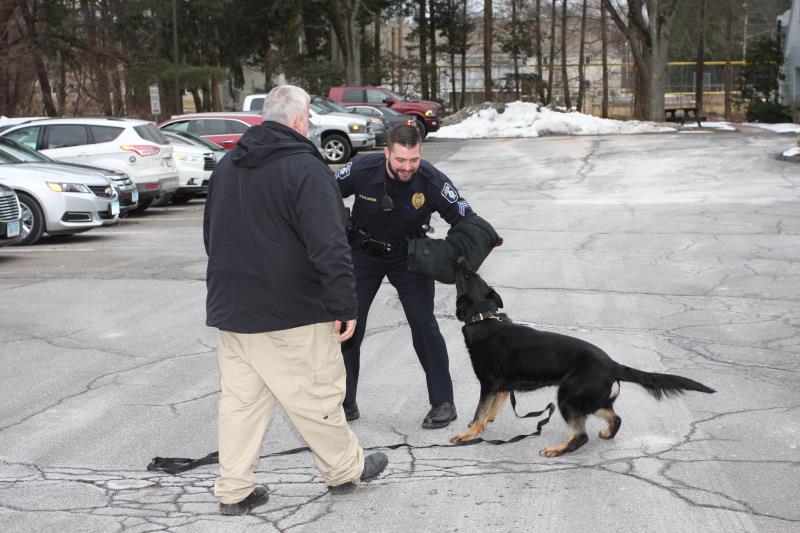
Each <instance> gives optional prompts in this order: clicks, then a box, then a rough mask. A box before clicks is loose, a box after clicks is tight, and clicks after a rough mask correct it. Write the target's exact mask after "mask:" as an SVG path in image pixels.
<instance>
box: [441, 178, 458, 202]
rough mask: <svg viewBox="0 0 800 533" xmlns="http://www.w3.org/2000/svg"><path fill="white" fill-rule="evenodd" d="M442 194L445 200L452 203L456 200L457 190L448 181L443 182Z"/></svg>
mask: <svg viewBox="0 0 800 533" xmlns="http://www.w3.org/2000/svg"><path fill="white" fill-rule="evenodd" d="M442 196H444V199H445V200H447V201H448V202H450V203H451V204H454V203H456V200H458V191H457V190H456V188H455V187H453V186H452V185H450V184H449V183H445V184H444V187H442Z"/></svg>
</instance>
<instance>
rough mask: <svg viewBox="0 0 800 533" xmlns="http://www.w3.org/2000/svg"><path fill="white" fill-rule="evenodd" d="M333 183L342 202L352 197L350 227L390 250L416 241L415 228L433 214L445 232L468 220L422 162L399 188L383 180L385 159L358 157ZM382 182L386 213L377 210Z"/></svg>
mask: <svg viewBox="0 0 800 533" xmlns="http://www.w3.org/2000/svg"><path fill="white" fill-rule="evenodd" d="M336 181H337V183H338V184H339V189H340V190H341V191H342V196H343V197H345V198H346V197H348V196H351V195H355V201H354V203H353V214H352V217H353V223H354V225H355V226H356V227H357V228H361V229H364V230H366V231H368V232H369V233H370V237H371V238H373V239H375V240H378V241H382V242H386V243H390V244H397V243H400V242H402V241H403V239H404V237H406V236H417V235H418V232H419V230H420V228H421V226H422V225H423V224H429V223H430V220H431V213H433V212H434V211H435V212H437V213H439V215H440V216H441V217H442V218H443V219H444V220H446V221H447V222H448V223H449V224H450V226H455V225H456V224H458V223H459V222H461V221H462V220H464V219H465V218H467V217H469V216H471V215H473V214H474V213H473V211H472V208H471V207H470V205H469V203H467V201H466V200H465V199H464V198H462V197H461V196H460V195H459V194H458V191H457V190H456V188H455V187H454V186H453V183H452V182H451V181H450V179H449V178H448V177H447V176H445V175H444V174H443V173H442V172H440V171H439V170H437V169H436V168H435V167H434V166H433V165H431V164H430V163H428V162H427V161H425V160H423V161H422V162H421V164H420V167H419V170H417V172H416V173H415V174H414V176H413V177H412V178H411V181H409V182H408V183H401V182H399V181H395V180H393V179H391V178H389V177H388V176H387V171H386V156H384V155H383V154H368V155H362V156H358V157H356V158H355V159H353V160H352V161H350V162H349V163H347V164H346V165H345V166H344V167H342V168H341V169H340V170H338V171H337V172H336ZM384 181H387V182H388V184H389V185H388V186H387V188H386V190H387V191H388V193H389V196H391V198H392V202H393V203H394V209H393V210H392V211H390V212H384V211H382V210H381V198H382V197H383V196H384V194H385V193H384Z"/></svg>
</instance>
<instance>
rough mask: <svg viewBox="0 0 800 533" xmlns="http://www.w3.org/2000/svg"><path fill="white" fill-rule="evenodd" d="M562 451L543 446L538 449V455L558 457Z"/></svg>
mask: <svg viewBox="0 0 800 533" xmlns="http://www.w3.org/2000/svg"><path fill="white" fill-rule="evenodd" d="M562 453H563V452H562V451H561V450H559V449H558V448H544V449H542V450H539V455H541V456H542V457H558V456H559V455H561V454H562Z"/></svg>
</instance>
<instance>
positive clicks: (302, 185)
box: [203, 85, 388, 514]
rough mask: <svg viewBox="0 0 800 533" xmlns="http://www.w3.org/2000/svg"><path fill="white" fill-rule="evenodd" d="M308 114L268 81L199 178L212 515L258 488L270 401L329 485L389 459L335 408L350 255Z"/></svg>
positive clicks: (350, 321)
mask: <svg viewBox="0 0 800 533" xmlns="http://www.w3.org/2000/svg"><path fill="white" fill-rule="evenodd" d="M308 117H309V96H308V94H306V92H305V91H303V90H302V89H300V88H298V87H293V86H291V85H283V86H280V87H276V88H275V89H273V90H272V91H271V92H270V93H269V95H268V96H267V102H266V105H265V106H264V123H263V124H261V125H260V126H254V127H252V128H250V129H249V130H248V131H247V132H246V133H245V134H244V135H243V136H242V138H241V139H240V140H239V143H238V145H237V146H236V147H235V148H234V149H233V150H231V152H230V153H229V154H228V155H227V156H226V157H225V158H223V159H222V161H221V163H220V165H219V166H218V167H217V168H216V170H215V171H214V174H213V176H212V177H211V182H210V185H209V190H208V199H207V200H206V208H205V217H204V221H203V237H204V242H205V247H206V253H207V254H208V270H207V286H208V298H207V301H206V312H207V319H206V323H207V325H209V326H212V327H216V328H219V368H220V387H221V392H220V400H219V464H220V475H219V478H217V481H216V483H215V485H214V494H215V495H216V496H217V498H218V499H219V500H220V509H221V511H222V513H223V514H245V513H248V512H249V511H250V510H251V509H252V508H253V507H256V506H258V505H262V504H264V503H266V502H267V499H268V498H269V495H268V493H267V491H266V489H265V488H264V487H262V486H256V485H255V467H256V465H257V464H258V459H259V452H260V450H261V444H262V440H263V437H264V433H265V431H266V429H267V425H268V424H269V421H270V418H271V416H272V409H273V407H274V405H275V401H278V402H279V403H280V404H281V406H282V407H283V409H284V411H285V412H286V414H287V416H288V417H289V419H290V420H291V422H292V424H293V425H294V426H295V428H296V429H297V431H298V433H299V434H300V436H301V437H302V438H303V439H304V440H305V441H306V443H307V444H308V446H309V448H310V449H311V453H312V455H313V457H314V461H315V463H316V465H317V468H318V469H319V471H320V473H321V474H322V477H323V478H324V480H325V483H327V484H328V485H329V486H331V487H339V486H344V485H348V484H351V483H358V482H359V481H365V480H368V479H371V478H374V477H376V476H377V475H378V474H379V473H380V472H381V471H382V470H383V469H384V468H385V467H386V464H387V462H388V460H387V458H386V456H385V455H384V454H382V453H375V454H372V455H370V456H368V457H366V458H364V454H363V450H362V449H361V447H360V446H359V445H358V441H357V439H356V437H355V435H353V433H352V432H351V431H350V428H349V427H348V425H347V422H346V420H345V417H344V412H343V410H342V400H343V398H344V394H345V369H344V365H343V362H342V355H341V349H340V346H339V343H341V342H342V341H344V340H346V339H348V338H350V336H352V334H353V331H354V329H355V324H356V320H355V317H356V301H355V292H354V280H353V266H352V262H351V257H350V247H349V245H348V243H347V237H346V235H345V213H344V206H343V204H342V201H341V196H340V194H339V189H338V187H337V185H336V182H335V180H334V178H333V176H332V174H331V172H330V170H329V169H328V167H327V166H326V165H325V163H324V161H323V160H322V158H321V156H320V155H319V152H318V151H317V149H316V148H315V147H314V145H313V144H312V143H311V142H310V141H309V140H308V138H307V135H308ZM342 326H344V328H342ZM342 329H343V331H341V330H342ZM340 331H341V332H340Z"/></svg>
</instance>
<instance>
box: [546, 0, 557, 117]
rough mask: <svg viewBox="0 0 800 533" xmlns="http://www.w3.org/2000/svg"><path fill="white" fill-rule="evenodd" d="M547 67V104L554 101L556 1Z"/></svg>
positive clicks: (553, 4)
mask: <svg viewBox="0 0 800 533" xmlns="http://www.w3.org/2000/svg"><path fill="white" fill-rule="evenodd" d="M548 59H549V61H548V63H549V65H548V67H547V98H546V99H545V104H549V103H550V102H552V101H553V70H554V69H555V64H556V63H555V61H556V0H551V1H550V57H549V58H548Z"/></svg>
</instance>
